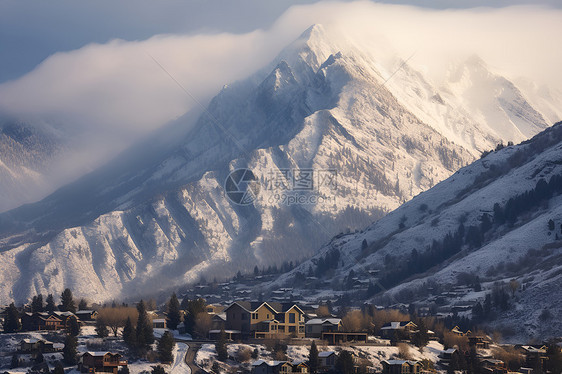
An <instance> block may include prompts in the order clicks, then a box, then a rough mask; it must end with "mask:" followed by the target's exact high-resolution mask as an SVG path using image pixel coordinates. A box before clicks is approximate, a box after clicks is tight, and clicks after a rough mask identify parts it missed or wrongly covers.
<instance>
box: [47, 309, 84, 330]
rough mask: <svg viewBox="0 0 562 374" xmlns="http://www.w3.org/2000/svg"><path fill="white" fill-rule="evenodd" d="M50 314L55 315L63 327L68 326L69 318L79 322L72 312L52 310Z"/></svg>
mask: <svg viewBox="0 0 562 374" xmlns="http://www.w3.org/2000/svg"><path fill="white" fill-rule="evenodd" d="M51 315H55V316H57V317H58V318H59V319H60V320H61V324H62V326H63V328H65V329H67V328H69V327H70V321H71V320H75V321H76V322H77V323H80V320H79V319H78V317H77V316H76V314H74V313H72V312H53V313H52V314H51Z"/></svg>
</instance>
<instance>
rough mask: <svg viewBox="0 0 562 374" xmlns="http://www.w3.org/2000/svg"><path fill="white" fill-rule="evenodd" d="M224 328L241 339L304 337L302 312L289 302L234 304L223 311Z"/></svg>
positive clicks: (238, 302)
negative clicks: (240, 335)
mask: <svg viewBox="0 0 562 374" xmlns="http://www.w3.org/2000/svg"><path fill="white" fill-rule="evenodd" d="M225 314H226V323H225V325H226V328H227V329H228V330H237V331H240V332H241V334H242V336H243V337H255V338H271V339H273V338H282V337H304V334H305V333H304V312H303V311H302V310H301V309H300V308H299V307H298V306H297V305H296V304H293V303H277V302H270V303H267V302H248V301H237V302H234V303H233V304H231V305H230V306H229V307H228V308H226V309H225Z"/></svg>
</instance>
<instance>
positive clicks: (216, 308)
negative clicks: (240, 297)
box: [205, 304, 224, 314]
mask: <svg viewBox="0 0 562 374" xmlns="http://www.w3.org/2000/svg"><path fill="white" fill-rule="evenodd" d="M205 308H206V309H205V311H206V312H207V313H208V314H220V313H222V312H223V311H224V306H222V305H217V304H209V305H207V306H206V307H205Z"/></svg>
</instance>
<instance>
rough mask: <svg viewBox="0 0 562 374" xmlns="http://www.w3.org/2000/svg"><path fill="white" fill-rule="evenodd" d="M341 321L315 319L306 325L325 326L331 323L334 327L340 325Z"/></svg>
mask: <svg viewBox="0 0 562 374" xmlns="http://www.w3.org/2000/svg"><path fill="white" fill-rule="evenodd" d="M340 322H341V319H339V318H313V319H311V320H310V321H308V322H307V323H306V325H323V324H324V323H330V324H332V325H339V324H340Z"/></svg>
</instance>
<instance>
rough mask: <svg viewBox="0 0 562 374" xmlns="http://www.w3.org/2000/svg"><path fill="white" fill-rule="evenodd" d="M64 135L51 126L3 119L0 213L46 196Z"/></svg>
mask: <svg viewBox="0 0 562 374" xmlns="http://www.w3.org/2000/svg"><path fill="white" fill-rule="evenodd" d="M65 143H66V139H65V137H64V136H63V135H62V134H61V133H59V132H57V131H56V130H55V129H53V128H51V127H50V126H47V125H43V126H37V125H36V126H32V125H30V124H28V123H24V122H21V121H15V120H12V119H0V212H2V211H6V210H8V209H12V208H16V207H18V206H19V205H21V204H22V203H24V202H29V201H36V200H38V199H39V198H42V197H44V195H45V191H49V192H50V191H53V188H52V187H51V189H49V187H46V186H50V185H52V180H50V179H49V173H50V168H51V166H52V164H53V160H54V159H55V158H56V157H57V156H58V155H59V154H60V153H61V152H63V151H64V150H65V148H66V144H65Z"/></svg>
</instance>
